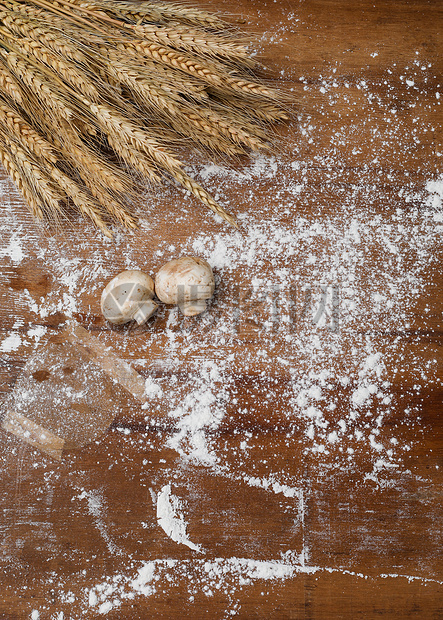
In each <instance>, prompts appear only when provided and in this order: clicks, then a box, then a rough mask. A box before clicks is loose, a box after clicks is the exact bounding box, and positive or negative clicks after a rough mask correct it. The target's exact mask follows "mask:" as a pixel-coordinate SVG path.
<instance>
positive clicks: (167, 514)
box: [157, 484, 202, 552]
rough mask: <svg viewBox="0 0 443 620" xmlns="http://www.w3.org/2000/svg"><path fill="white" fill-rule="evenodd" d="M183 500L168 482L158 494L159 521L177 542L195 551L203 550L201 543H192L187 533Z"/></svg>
mask: <svg viewBox="0 0 443 620" xmlns="http://www.w3.org/2000/svg"><path fill="white" fill-rule="evenodd" d="M180 510H181V502H180V500H179V499H178V497H176V496H175V495H172V493H171V484H166V485H165V486H164V487H163V488H162V490H161V491H160V493H159V494H158V496H157V521H158V524H159V525H160V527H161V528H162V529H163V530H164V531H165V533H166V534H167V535H168V536H169V538H171V539H172V540H174V541H175V542H176V543H179V544H182V545H186V546H187V547H189V549H192V550H193V551H198V552H202V549H201V547H200V545H195V544H194V543H192V542H191V541H190V540H189V538H188V537H187V534H186V522H185V520H184V518H183V515H182V514H180V512H179V511H180Z"/></svg>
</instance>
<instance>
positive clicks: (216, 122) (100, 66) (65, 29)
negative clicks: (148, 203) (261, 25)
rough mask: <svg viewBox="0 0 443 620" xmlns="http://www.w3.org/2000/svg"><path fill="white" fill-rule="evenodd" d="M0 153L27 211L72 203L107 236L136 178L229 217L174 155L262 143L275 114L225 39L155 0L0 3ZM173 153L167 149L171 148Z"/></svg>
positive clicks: (136, 188)
mask: <svg viewBox="0 0 443 620" xmlns="http://www.w3.org/2000/svg"><path fill="white" fill-rule="evenodd" d="M0 24H1V25H0V161H1V163H3V165H4V167H5V168H6V170H7V171H8V172H9V174H10V176H11V177H12V179H13V181H14V182H15V184H16V185H17V187H18V189H19V190H20V191H21V193H22V194H23V197H24V199H25V200H26V202H27V204H28V206H29V208H30V210H31V212H32V213H33V215H34V216H36V217H37V218H46V219H48V220H49V221H52V222H54V221H55V222H58V221H60V219H61V218H62V217H64V216H65V214H66V206H67V205H69V204H71V205H74V206H75V207H76V208H77V209H78V210H79V211H80V212H81V213H82V215H84V216H86V217H89V218H90V219H91V220H92V221H93V222H94V223H95V224H96V226H98V227H99V228H100V230H102V231H103V233H104V234H105V235H107V236H110V231H109V229H108V226H107V221H112V220H113V221H117V222H119V223H121V224H123V225H124V226H125V227H127V228H133V227H135V225H136V222H135V218H134V215H133V207H134V205H135V204H136V203H137V197H138V195H139V194H140V189H141V187H142V184H143V183H145V182H146V180H147V179H148V180H150V181H152V182H158V181H159V180H160V179H161V178H163V177H169V178H170V179H171V180H175V181H176V182H178V183H179V184H181V185H182V186H184V187H185V188H186V189H187V190H189V191H190V192H191V193H192V194H194V196H196V197H197V198H198V199H199V200H200V201H201V202H203V203H204V204H205V205H206V206H207V207H209V208H210V209H212V210H213V211H214V212H215V213H217V214H218V215H220V216H221V217H222V218H224V219H225V220H226V221H228V222H229V223H231V224H234V225H235V220H234V218H233V217H232V215H229V214H228V213H226V211H225V210H224V209H223V208H222V207H221V206H220V205H219V204H217V202H216V201H215V200H214V199H213V198H212V197H211V196H210V195H209V194H208V192H206V190H204V189H203V188H202V187H201V186H200V185H199V184H198V183H196V182H195V181H194V180H193V179H192V178H190V177H189V176H188V175H187V174H186V173H185V172H184V169H183V164H182V162H181V161H180V160H179V159H178V157H177V155H176V154H174V153H176V150H177V148H178V147H180V146H181V145H183V144H192V145H194V146H197V147H202V148H204V149H206V150H207V151H208V152H209V153H224V154H227V155H235V154H242V153H246V152H248V151H251V150H258V149H262V148H267V147H268V146H269V143H268V138H267V126H268V124H269V123H274V122H275V121H278V120H281V119H284V118H286V114H285V110H284V107H283V105H282V99H281V97H280V95H279V94H278V93H277V92H276V91H275V90H273V89H272V88H270V87H269V86H268V85H266V84H264V83H262V82H259V81H258V80H257V79H254V78H253V77H252V76H253V71H254V68H255V62H254V61H253V60H251V58H250V56H249V55H248V52H247V49H246V47H245V45H244V43H243V41H242V40H241V38H240V37H239V35H238V33H237V32H236V31H235V30H234V29H233V28H232V27H231V26H229V25H228V24H226V23H225V22H224V21H222V20H221V19H219V18H218V17H217V16H216V15H212V14H210V13H207V12H205V11H202V10H198V9H194V8H191V7H187V6H181V5H176V4H172V3H169V2H164V1H155V2H151V1H149V2H137V1H130V2H126V1H124V2H114V1H112V0H85V1H83V0H69V1H67V0H57V1H52V0H0ZM174 149H175V151H174Z"/></svg>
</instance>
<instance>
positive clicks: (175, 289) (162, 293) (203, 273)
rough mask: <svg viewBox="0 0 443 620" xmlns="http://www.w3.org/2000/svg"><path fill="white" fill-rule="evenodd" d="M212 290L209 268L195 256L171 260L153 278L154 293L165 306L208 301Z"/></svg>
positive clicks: (211, 274)
mask: <svg viewBox="0 0 443 620" xmlns="http://www.w3.org/2000/svg"><path fill="white" fill-rule="evenodd" d="M214 290H215V280H214V274H213V273H212V269H211V266H210V265H209V263H207V262H206V261H205V260H203V258H198V257H197V256H182V257H181V258H176V259H174V260H171V261H169V263H166V265H163V267H162V268H161V269H160V270H159V271H158V273H157V275H156V276H155V293H156V295H157V297H158V298H159V299H160V300H161V301H163V302H164V303H165V304H180V303H183V302H186V301H196V300H202V299H210V298H211V297H212V295H213V294H214Z"/></svg>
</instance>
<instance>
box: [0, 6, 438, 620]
mask: <svg viewBox="0 0 443 620" xmlns="http://www.w3.org/2000/svg"><path fill="white" fill-rule="evenodd" d="M206 4H207V5H208V6H209V7H213V8H215V9H217V10H222V11H228V12H230V13H235V14H240V15H241V16H243V17H244V19H245V28H246V29H247V30H249V31H250V32H259V33H260V32H261V33H262V34H261V35H259V36H258V44H257V47H258V49H259V51H260V52H261V53H262V54H263V55H264V57H265V58H264V59H265V61H266V63H267V64H268V65H269V66H270V67H271V68H273V69H276V70H277V72H279V75H278V80H276V82H277V83H278V84H280V85H282V87H283V88H288V89H289V88H292V89H293V93H294V95H295V96H296V97H297V98H298V99H299V100H300V103H299V110H298V112H296V118H294V119H293V120H292V121H291V122H290V123H289V124H288V125H287V126H286V127H284V128H281V129H279V136H280V138H281V151H282V152H281V153H278V154H277V155H276V156H275V158H274V159H273V158H272V157H267V158H262V159H258V160H257V159H254V160H252V161H251V162H247V161H239V162H234V163H233V165H232V169H231V168H230V169H227V168H225V162H223V161H216V162H212V161H207V160H203V159H202V157H201V156H200V155H191V154H189V153H186V152H184V153H183V155H184V158H185V159H186V160H187V161H189V162H190V164H192V170H193V174H194V176H196V178H197V179H198V180H200V181H202V182H203V184H204V185H205V186H207V187H208V188H209V189H210V191H212V192H213V193H214V194H219V197H220V199H221V201H222V202H223V203H224V204H226V205H227V206H228V205H230V207H231V209H232V210H233V211H234V212H235V213H237V214H238V215H239V216H240V223H241V228H242V233H241V236H239V237H236V236H235V235H234V233H233V232H231V231H230V230H229V229H227V228H225V227H224V226H223V225H220V223H219V222H218V221H216V220H215V218H214V217H213V216H212V215H211V214H209V213H207V212H206V210H205V209H204V208H202V207H200V206H199V205H197V204H196V203H194V202H193V201H192V200H191V199H190V198H189V197H186V196H184V195H183V193H181V192H180V190H177V189H175V188H171V187H166V188H165V189H164V190H161V191H160V190H159V191H156V192H154V193H152V194H150V195H149V196H148V197H147V198H146V210H145V211H144V212H143V213H141V228H140V229H139V230H138V231H136V232H135V233H133V234H130V235H126V236H122V235H120V234H118V235H117V237H116V239H115V240H114V241H113V242H112V243H110V242H109V241H106V240H104V239H103V238H102V237H101V235H100V234H99V233H96V232H95V231H94V230H93V229H92V228H91V226H89V224H86V223H83V222H81V221H80V220H78V219H77V218H74V219H73V221H72V224H71V227H70V228H68V229H67V230H66V231H65V232H62V231H56V234H55V235H54V236H51V235H50V234H48V232H47V231H46V232H45V230H44V229H42V228H39V227H36V226H35V225H34V223H33V222H32V221H31V218H30V216H29V215H28V213H27V212H26V210H25V209H24V207H23V204H22V202H21V200H20V198H19V197H18V194H17V192H16V191H15V190H14V188H13V186H12V184H11V183H10V182H9V181H8V180H6V177H5V175H4V173H3V172H0V175H1V176H0V200H1V203H2V211H1V214H0V234H1V247H0V260H1V266H2V269H1V270H0V299H1V304H0V319H1V320H0V353H1V364H0V392H1V393H2V394H3V395H7V394H9V393H10V391H11V390H12V388H13V386H14V384H15V381H16V379H17V377H18V375H19V373H20V371H21V369H22V368H23V366H24V363H25V362H26V360H27V359H28V357H29V355H30V354H31V353H32V352H33V351H34V349H35V347H36V346H39V345H41V344H42V343H43V342H44V341H45V339H47V338H49V337H51V336H53V335H55V334H57V333H59V332H60V331H61V330H62V329H63V324H64V321H65V319H66V318H71V317H73V318H74V319H76V320H77V321H78V322H79V323H80V324H81V325H82V326H83V327H85V328H86V329H88V330H90V332H91V333H92V334H93V335H94V336H95V337H97V338H98V339H99V340H100V342H102V343H103V345H104V346H109V347H111V350H112V351H114V352H115V354H116V355H118V356H119V357H120V358H122V359H123V360H125V361H127V362H129V363H131V364H132V366H133V368H134V369H135V370H136V371H137V372H139V373H140V374H141V375H142V376H143V378H144V379H147V380H148V384H149V385H150V386H151V392H150V393H151V396H152V401H150V406H149V407H147V408H145V409H143V408H141V407H139V406H134V405H133V404H131V405H129V404H128V406H122V408H121V410H120V412H119V414H118V415H117V417H116V418H115V421H114V423H113V426H112V427H111V428H110V429H109V430H108V431H107V432H106V433H105V434H104V435H103V436H102V437H101V438H100V439H99V440H98V441H97V442H94V443H93V444H91V445H89V446H88V447H87V448H85V449H82V450H77V451H75V450H72V451H70V452H67V453H66V454H65V455H64V458H63V459H62V461H61V462H60V463H57V462H55V461H54V460H52V459H50V458H49V457H47V456H45V455H43V454H42V453H41V452H39V451H38V450H34V449H33V448H32V447H30V446H27V445H25V444H23V443H22V442H19V441H18V439H17V438H15V437H14V436H12V435H10V434H7V433H4V432H3V431H0V433H1V435H0V437H1V441H0V472H1V480H2V482H1V485H0V502H1V508H2V511H1V513H0V514H1V517H0V528H1V532H2V537H1V539H0V540H1V543H0V551H1V554H0V561H1V563H2V571H3V572H2V577H1V578H0V583H1V586H2V595H1V597H0V615H3V617H5V618H8V619H12V618H17V619H18V618H20V619H22V618H29V617H30V616H31V613H32V612H33V611H34V615H35V612H37V611H38V612H39V613H40V617H41V618H46V617H47V618H51V619H52V618H58V619H60V618H61V616H60V614H61V613H63V614H64V617H65V618H71V617H73V618H74V617H82V618H97V617H102V615H103V617H107V618H119V619H120V618H122V619H123V618H128V619H129V618H131V619H137V618H140V619H143V620H145V618H147V617H149V618H160V617H161V618H175V617H182V616H184V615H189V616H192V617H194V618H203V617H205V618H206V617H214V618H225V617H238V618H245V619H246V618H279V619H280V618H281V619H283V618H285V619H286V618H315V619H325V620H327V619H329V618H349V619H350V620H351V619H352V620H354V619H355V618H372V617H385V618H392V617H393V616H394V615H396V616H398V617H400V618H420V619H421V618H438V617H440V616H441V615H442V613H443V608H442V600H443V599H442V574H441V561H440V555H441V554H440V553H439V551H440V549H441V546H442V541H441V528H440V527H439V524H440V523H441V520H442V505H441V504H442V502H441V499H442V474H441V472H442V461H443V452H442V424H441V416H440V412H441V406H442V405H441V403H442V398H443V392H442V384H441V379H442V376H443V371H442V360H443V356H442V311H441V309H442V293H441V291H442V283H443V282H442V274H441V262H442V259H443V254H442V244H441V219H440V214H441V206H439V204H438V200H439V196H438V192H437V191H433V190H432V186H431V185H429V184H430V183H431V182H432V181H434V182H435V181H436V180H437V179H439V178H440V176H441V157H442V154H441V144H442V140H443V124H442V116H441V105H440V102H441V100H442V98H443V85H442V81H441V75H442V72H443V57H442V55H441V54H440V34H441V26H442V24H443V11H442V7H441V6H440V5H439V3H435V2H426V1H425V0H413V1H408V2H405V1H399V0H394V1H389V2H388V1H385V2H378V3H376V4H374V3H373V2H369V1H366V0H361V1H360V2H359V3H358V4H357V5H356V4H355V2H350V1H348V0H340V1H339V2H336V1H334V2H332V0H309V1H306V2H303V3H295V2H283V1H281V0H277V1H276V2H270V1H267V0H259V1H258V2H255V3H253V4H251V3H250V2H247V1H246V0H240V2H237V3H235V4H234V3H232V1H231V0H209V1H208V2H207V3H206ZM437 94H440V95H441V98H440V99H438V97H437ZM297 114H298V116H297ZM229 170H231V171H229ZM181 253H197V254H202V255H204V256H205V257H206V258H208V259H210V260H211V261H212V262H213V264H214V271H215V273H216V277H217V282H218V286H217V294H216V298H215V300H214V302H213V304H212V306H211V308H210V312H209V313H208V314H207V315H206V316H205V317H202V318H201V319H197V320H192V321H190V320H185V319H183V318H181V317H179V316H178V315H176V314H175V313H174V311H171V310H170V309H167V310H164V309H161V311H160V312H159V314H158V316H157V317H156V318H155V320H153V321H152V322H150V323H149V324H148V325H147V326H145V327H143V328H141V329H137V330H134V329H132V328H120V329H111V328H110V327H109V326H108V325H106V324H105V322H104V321H103V319H102V317H101V315H100V307H99V297H100V293H101V290H102V288H103V286H104V284H105V283H106V281H107V280H109V279H110V278H111V277H112V276H113V275H115V274H116V273H117V272H118V271H120V270H122V269H125V268H128V267H131V268H141V269H145V270H147V271H148V273H150V274H151V275H153V274H154V273H155V272H156V270H157V269H158V268H159V267H160V266H161V265H162V264H163V263H164V262H165V261H166V260H169V259H170V258H173V257H175V256H177V255H178V254H181ZM254 279H256V280H257V282H258V284H257V283H256V284H254V283H253V281H254ZM260 285H261V286H263V285H264V286H265V287H267V292H269V298H268V300H267V301H263V300H260V295H259V290H258V287H259V286H260ZM321 285H327V286H328V287H329V288H328V294H329V295H333V287H334V286H336V287H337V289H336V290H337V291H338V298H339V310H340V313H339V324H338V329H335V328H334V320H333V316H332V314H329V315H328V322H326V325H324V324H316V323H313V317H314V316H315V314H316V312H317V310H318V307H319V306H318V304H319V302H321V295H322V289H321ZM272 287H274V288H272ZM310 287H311V289H312V290H311V293H312V299H311V300H310V303H309V304H308V301H307V299H308V298H307V291H309V290H310ZM273 295H274V297H272V296H273ZM272 300H274V301H278V302H279V306H278V307H279V308H280V310H279V312H278V313H277V314H276V313H275V309H274V310H273V308H274V306H272ZM328 300H329V301H328V303H332V302H331V297H329V298H328ZM311 302H312V303H311ZM308 306H309V307H308ZM328 308H329V310H330V311H331V312H332V310H331V308H330V307H329V306H328ZM331 328H332V329H331ZM209 362H210V365H209V366H208V363H209ZM211 373H212V374H211ZM205 403H206V405H205ZM196 412H197V413H199V415H194V417H193V414H195V413H196ZM168 485H171V486H170V489H171V491H170V492H171V496H172V499H171V501H172V505H174V501H175V502H176V505H175V506H176V510H175V513H174V514H175V516H176V517H177V515H178V514H181V515H182V517H183V520H184V522H185V523H186V536H187V540H188V542H190V543H192V544H195V545H200V546H201V549H202V550H203V551H204V553H198V552H197V551H195V550H194V549H192V548H190V547H189V546H186V544H183V543H178V542H176V541H175V540H174V539H173V538H172V537H171V535H168V534H167V532H166V531H165V530H164V529H163V528H162V526H161V523H160V521H159V520H158V515H157V502H158V498H159V495H160V494H161V493H163V494H166V495H167V490H168ZM3 569H4V570H3Z"/></svg>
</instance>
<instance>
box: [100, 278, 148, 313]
mask: <svg viewBox="0 0 443 620" xmlns="http://www.w3.org/2000/svg"><path fill="white" fill-rule="evenodd" d="M153 297H154V281H153V280H152V278H151V277H150V276H148V275H147V274H146V273H143V271H138V270H135V269H130V270H127V271H122V272H121V273H119V274H118V275H117V276H115V278H113V279H112V280H111V281H110V282H108V284H107V285H106V287H105V288H104V290H103V292H102V297H101V310H102V313H103V316H104V317H105V319H107V320H108V321H109V322H110V323H114V324H115V325H122V324H123V323H128V322H129V321H133V320H135V321H137V323H138V324H139V325H141V324H142V323H144V322H145V321H147V320H148V319H149V317H151V316H152V315H153V314H154V312H155V311H156V310H157V307H158V305H157V304H156V302H155V301H152V298H153Z"/></svg>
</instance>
